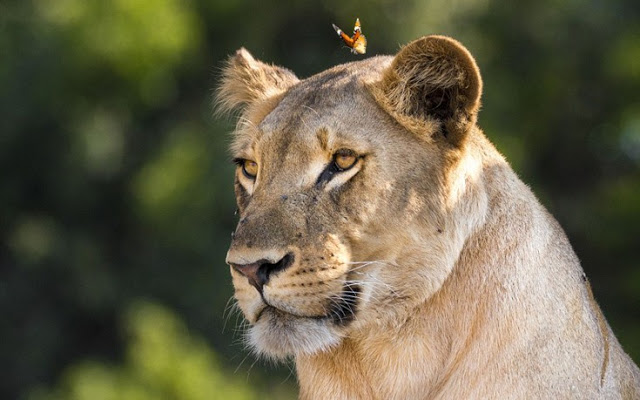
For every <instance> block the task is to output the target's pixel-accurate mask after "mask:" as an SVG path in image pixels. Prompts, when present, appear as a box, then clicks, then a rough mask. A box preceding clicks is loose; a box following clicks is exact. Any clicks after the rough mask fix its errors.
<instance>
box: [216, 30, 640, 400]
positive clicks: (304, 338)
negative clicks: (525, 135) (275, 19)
mask: <svg viewBox="0 0 640 400" xmlns="http://www.w3.org/2000/svg"><path fill="white" fill-rule="evenodd" d="M238 58H239V61H238ZM234 60H235V61H232V62H230V63H229V66H228V67H227V69H226V70H225V74H224V77H223V82H222V86H221V87H222V89H221V91H220V94H219V99H220V101H221V102H222V104H223V107H226V108H233V107H236V106H238V107H240V108H241V110H243V113H242V116H241V118H240V121H241V123H240V124H239V125H238V128H237V131H236V134H235V135H234V144H233V146H232V151H233V152H234V156H236V157H239V158H244V159H249V160H251V161H255V162H256V163H257V164H258V174H257V177H256V179H255V181H254V180H251V179H249V178H248V177H247V176H245V175H243V173H242V172H241V170H240V169H238V171H237V174H236V195H237V199H238V206H239V209H240V222H239V224H238V227H237V229H236V231H235V236H234V239H233V241H232V244H231V247H230V249H229V253H228V255H227V262H228V263H230V264H231V265H234V266H236V268H238V267H237V266H238V265H240V266H242V265H250V264H251V263H256V262H258V263H259V265H268V264H273V265H275V263H276V262H277V261H279V260H280V259H282V258H283V257H284V256H285V255H287V254H288V255H290V256H292V257H293V262H292V263H291V264H290V265H289V266H288V267H287V268H284V269H282V270H278V271H277V272H275V273H273V274H272V275H270V277H269V279H268V280H267V281H266V283H265V284H264V286H263V287H262V288H261V291H262V293H259V292H258V290H256V288H255V287H253V286H252V285H251V284H249V279H248V278H247V277H246V276H243V274H241V273H239V272H238V270H239V269H238V270H236V269H235V268H231V275H232V278H233V284H234V287H235V297H236V299H237V301H238V305H239V306H240V308H241V310H242V312H243V313H244V315H245V317H246V318H247V320H248V321H249V323H250V324H251V328H250V331H249V337H248V340H249V343H250V344H251V346H252V348H253V349H254V350H255V351H256V352H257V353H259V354H261V355H264V356H267V357H272V358H284V357H289V356H293V357H294V358H295V362H296V367H297V372H298V379H299V382H300V398H301V399H305V400H306V399H345V400H346V399H385V400H389V399H532V398H540V399H637V398H640V371H639V370H638V368H637V367H636V366H635V365H634V364H633V362H632V361H631V360H630V358H629V357H628V356H627V355H626V354H625V353H624V351H623V350H622V348H621V347H620V344H619V343H618V341H617V340H616V338H615V336H614V334H613V333H612V332H611V329H610V328H609V326H608V324H607V322H606V320H605V319H604V317H603V315H602V313H601V312H600V310H599V308H598V306H597V304H596V302H595V300H594V299H593V295H592V293H591V290H590V287H589V286H588V283H587V281H586V278H585V277H584V273H583V271H582V268H581V267H580V264H579V261H578V259H577V257H576V256H575V254H574V252H573V250H572V248H571V246H570V244H569V242H568V240H567V238H566V236H565V234H564V232H563V231H562V229H561V228H560V226H559V225H558V224H557V222H556V221H555V220H554V219H553V217H551V216H550V215H549V214H548V212H547V211H546V210H545V209H544V208H543V207H542V206H541V205H540V203H539V202H538V201H537V199H536V198H535V196H534V195H533V194H532V193H531V191H530V190H529V188H528V187H527V186H526V185H525V184H523V183H522V182H521V181H520V180H519V179H518V177H517V176H516V174H515V173H514V172H513V171H512V170H511V168H510V166H509V165H508V163H507V162H506V161H505V160H504V159H503V157H502V156H501V155H500V154H499V153H498V152H497V151H496V149H495V148H494V147H493V145H492V144H491V143H490V142H489V141H488V140H487V138H486V137H485V135H484V134H483V133H482V131H481V130H480V129H479V128H478V127H477V125H476V119H477V113H478V110H479V107H480V94H481V91H482V81H481V78H480V74H479V71H478V68H477V66H476V64H475V61H474V60H473V58H472V57H471V55H470V54H469V52H468V51H467V50H466V49H465V48H464V47H463V46H462V45H460V44H459V43H458V42H456V41H454V40H452V39H449V38H445V37H440V36H431V37H425V38H421V39H418V40H416V41H414V42H413V43H410V44H409V45H407V46H405V47H404V48H403V49H402V50H401V51H400V52H399V53H398V55H396V56H395V57H374V58H370V59H367V60H364V61H360V62H355V63H350V64H345V65H340V66H337V67H335V68H332V69H330V70H327V71H325V72H323V73H321V74H318V75H315V76H312V77H310V78H307V79H305V80H302V81H298V80H297V78H295V77H294V76H293V74H291V73H286V74H280V73H274V72H273V71H274V68H278V67H272V66H268V65H266V64H263V63H260V62H258V61H255V60H253V58H252V57H251V56H250V55H249V54H248V53H247V52H246V50H241V51H240V52H239V53H238V54H237V55H236V56H235V58H234ZM248 71H249V72H248ZM280 78H282V81H279V79H280ZM261 91H264V93H260V92H261ZM340 149H349V150H352V151H353V152H355V153H356V154H357V155H358V156H359V158H358V161H357V163H356V164H355V165H354V166H353V167H352V168H351V169H348V170H346V171H343V172H338V173H335V174H334V175H331V178H330V179H328V180H326V181H325V180H322V179H320V178H319V177H321V176H326V175H323V174H324V173H325V172H326V170H327V168H329V166H330V165H331V162H332V157H333V156H334V154H335V153H336V152H337V151H338V150H340ZM323 171H324V172H323ZM265 263H266V264H265Z"/></svg>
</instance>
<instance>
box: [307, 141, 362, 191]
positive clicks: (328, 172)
mask: <svg viewBox="0 0 640 400" xmlns="http://www.w3.org/2000/svg"><path fill="white" fill-rule="evenodd" d="M338 156H354V157H355V161H354V162H353V164H351V165H350V166H349V167H348V168H341V167H340V166H339V165H338V164H337V163H336V159H337V158H338ZM362 157H363V156H361V155H358V154H357V153H356V152H355V151H353V150H349V149H340V150H338V151H336V152H335V153H334V154H333V157H332V159H331V163H330V164H329V165H327V167H326V168H325V169H324V171H322V173H321V174H320V176H319V177H318V180H317V181H316V185H317V186H320V185H323V184H324V183H326V182H329V181H330V180H331V179H332V178H333V176H334V175H336V174H339V173H342V172H346V171H348V170H350V169H351V168H353V167H355V166H356V165H358V161H360V159H361V158H362Z"/></svg>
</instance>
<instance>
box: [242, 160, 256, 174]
mask: <svg viewBox="0 0 640 400" xmlns="http://www.w3.org/2000/svg"><path fill="white" fill-rule="evenodd" d="M242 173H243V174H244V175H245V176H246V177H247V178H249V179H256V175H258V163H256V162H255V161H251V160H243V161H242Z"/></svg>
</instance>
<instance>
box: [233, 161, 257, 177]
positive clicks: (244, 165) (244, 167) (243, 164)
mask: <svg viewBox="0 0 640 400" xmlns="http://www.w3.org/2000/svg"><path fill="white" fill-rule="evenodd" d="M233 162H234V164H236V165H237V166H238V167H240V168H241V169H242V174H243V175H244V176H245V177H246V178H247V179H251V180H252V181H254V180H256V176H258V174H257V173H256V174H255V175H251V174H250V173H249V172H248V171H247V162H252V163H254V164H256V166H257V165H258V163H257V162H255V161H253V160H249V159H246V158H234V159H233Z"/></svg>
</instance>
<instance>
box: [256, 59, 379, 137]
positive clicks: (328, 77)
mask: <svg viewBox="0 0 640 400" xmlns="http://www.w3.org/2000/svg"><path fill="white" fill-rule="evenodd" d="M390 61H391V58H390V57H374V58H371V59H367V60H364V61H360V62H354V63H349V64H343V65H340V66H337V67H335V68H332V69H329V70H327V71H324V72H323V73H320V74H317V75H314V76H312V77H310V78H307V79H305V80H303V81H301V82H300V83H299V84H297V85H295V86H294V87H293V88H291V89H290V90H289V91H288V92H287V93H286V94H285V96H284V97H283V99H282V100H281V101H280V103H279V104H278V105H277V106H276V107H275V109H274V110H273V111H272V112H271V113H269V114H268V115H267V116H266V117H265V118H264V120H263V121H261V122H260V123H259V124H258V126H257V128H258V130H259V131H260V132H261V133H262V136H263V137H262V140H261V141H268V140H269V139H276V137H275V136H277V138H278V139H280V138H282V136H291V137H290V140H295V139H296V138H297V139H299V140H303V141H309V140H313V139H316V140H317V139H318V135H321V136H322V135H325V134H326V136H327V137H328V138H329V139H332V138H334V139H340V137H341V136H345V134H346V133H349V132H352V131H353V130H354V129H355V128H356V127H364V126H366V125H367V122H369V123H371V122H372V121H370V120H371V117H372V116H371V113H372V111H373V109H374V108H376V107H375V104H374V102H373V100H372V99H371V97H370V95H369V94H368V91H367V89H366V85H367V84H368V83H370V82H373V81H376V80H377V79H379V78H380V76H381V74H382V71H383V69H384V68H385V67H386V66H387V65H388V64H389V62H390ZM343 139H345V138H344V137H343Z"/></svg>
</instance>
